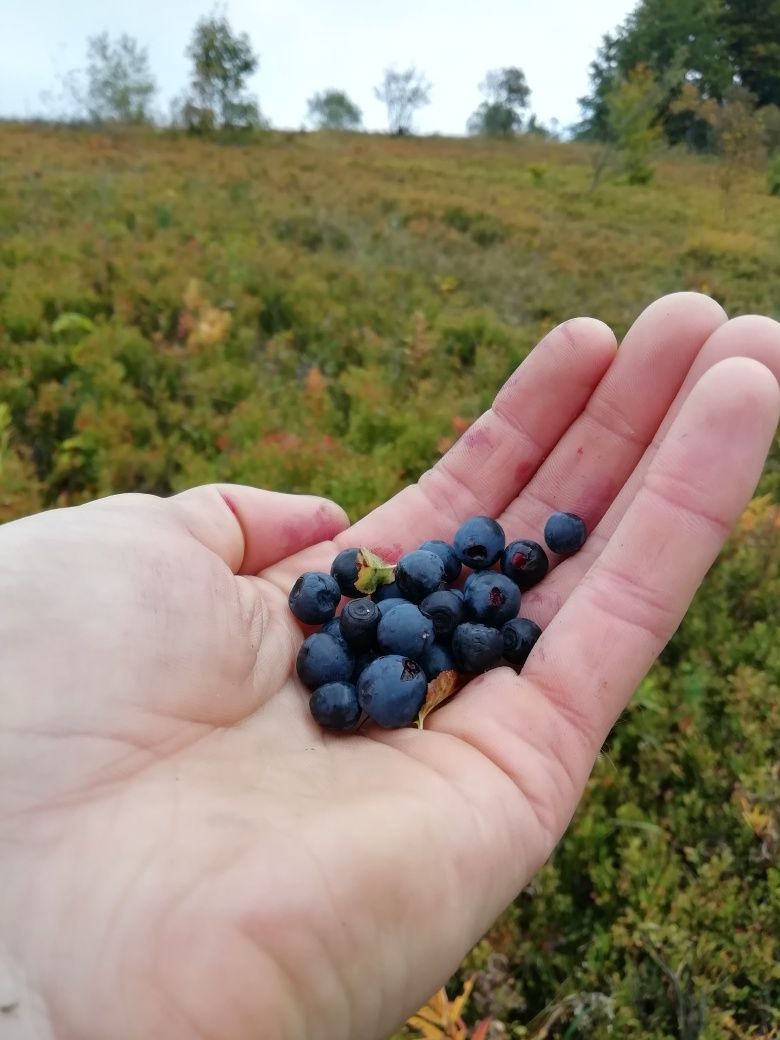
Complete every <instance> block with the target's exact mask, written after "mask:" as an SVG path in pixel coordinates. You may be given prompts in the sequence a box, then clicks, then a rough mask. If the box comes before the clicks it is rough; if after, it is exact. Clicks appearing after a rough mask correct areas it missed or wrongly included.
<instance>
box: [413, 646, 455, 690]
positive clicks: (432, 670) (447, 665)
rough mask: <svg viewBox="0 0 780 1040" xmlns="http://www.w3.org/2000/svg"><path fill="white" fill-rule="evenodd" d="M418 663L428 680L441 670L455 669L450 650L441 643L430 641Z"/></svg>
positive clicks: (449, 670)
mask: <svg viewBox="0 0 780 1040" xmlns="http://www.w3.org/2000/svg"><path fill="white" fill-rule="evenodd" d="M420 664H421V665H422V667H423V671H424V672H425V677H426V678H427V680H428V682H430V681H431V680H432V679H435V678H436V676H437V675H441V673H442V672H451V671H455V658H454V657H453V656H452V650H450V648H449V647H448V646H444V644H443V643H431V645H430V646H429V647H428V649H427V650H426V651H425V653H424V654H423V656H422V659H421V660H420Z"/></svg>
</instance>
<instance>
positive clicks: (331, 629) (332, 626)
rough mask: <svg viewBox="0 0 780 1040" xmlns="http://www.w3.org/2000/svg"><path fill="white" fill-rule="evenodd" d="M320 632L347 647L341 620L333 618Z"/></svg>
mask: <svg viewBox="0 0 780 1040" xmlns="http://www.w3.org/2000/svg"><path fill="white" fill-rule="evenodd" d="M320 632H324V633H325V635H326V636H330V637H331V638H332V639H335V640H336V642H337V643H343V644H344V646H346V645H347V641H346V639H345V638H344V636H343V635H342V634H341V618H337V617H334V618H331V619H330V621H326V622H325V624H324V625H323V626H322V628H321V629H320Z"/></svg>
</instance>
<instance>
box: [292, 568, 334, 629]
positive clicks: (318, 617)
mask: <svg viewBox="0 0 780 1040" xmlns="http://www.w3.org/2000/svg"><path fill="white" fill-rule="evenodd" d="M288 602H289V604H290V610H291V611H292V612H293V614H294V615H295V616H296V617H297V618H298V620H299V621H303V622H305V623H306V624H307V625H322V624H324V622H326V621H330V619H331V618H332V617H333V616H334V614H335V613H336V608H337V607H338V605H339V603H340V602H341V589H340V588H339V586H338V582H337V581H336V579H335V578H332V577H331V576H330V574H325V573H323V572H321V571H307V572H306V574H302V575H301V576H300V578H298V580H297V581H296V583H295V584H294V585H293V587H292V589H291V590H290V598H289V600H288Z"/></svg>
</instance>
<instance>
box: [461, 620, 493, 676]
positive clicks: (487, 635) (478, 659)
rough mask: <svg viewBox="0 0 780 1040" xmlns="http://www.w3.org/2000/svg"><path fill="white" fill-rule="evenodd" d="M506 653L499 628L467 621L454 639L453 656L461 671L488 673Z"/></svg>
mask: <svg viewBox="0 0 780 1040" xmlns="http://www.w3.org/2000/svg"><path fill="white" fill-rule="evenodd" d="M503 652H504V640H503V639H502V637H501V632H500V631H499V630H498V629H497V628H490V627H488V626H487V625H477V624H473V623H472V622H470V621H465V622H464V623H463V624H462V625H458V627H457V628H456V629H455V633H454V635H453V637H452V656H453V657H454V658H455V663H456V665H457V666H458V669H459V671H462V672H486V671H487V670H488V668H492V667H493V665H494V664H498V662H499V660H500V659H501V655H502V654H503Z"/></svg>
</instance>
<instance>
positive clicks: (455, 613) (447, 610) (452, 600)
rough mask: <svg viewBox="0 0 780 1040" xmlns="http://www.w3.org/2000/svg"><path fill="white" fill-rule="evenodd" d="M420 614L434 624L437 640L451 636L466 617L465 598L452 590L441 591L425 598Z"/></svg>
mask: <svg viewBox="0 0 780 1040" xmlns="http://www.w3.org/2000/svg"><path fill="white" fill-rule="evenodd" d="M420 613H421V614H424V615H425V617H428V618H430V619H431V621H432V622H433V631H434V633H435V634H436V638H437V639H442V638H443V637H445V636H451V635H452V633H453V632H454V631H455V629H456V628H457V627H458V625H459V624H460V623H461V621H463V619H464V617H465V609H464V604H463V598H462V597H461V596H458V595H457V594H456V593H454V592H453V591H452V590H451V589H439V591H438V592H432V593H431V594H430V596H426V597H425V599H424V600H423V601H422V603H421V604H420Z"/></svg>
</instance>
